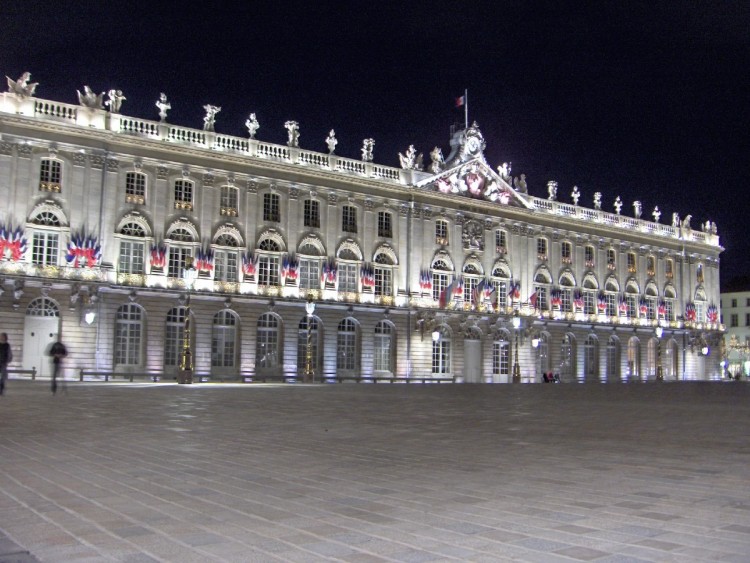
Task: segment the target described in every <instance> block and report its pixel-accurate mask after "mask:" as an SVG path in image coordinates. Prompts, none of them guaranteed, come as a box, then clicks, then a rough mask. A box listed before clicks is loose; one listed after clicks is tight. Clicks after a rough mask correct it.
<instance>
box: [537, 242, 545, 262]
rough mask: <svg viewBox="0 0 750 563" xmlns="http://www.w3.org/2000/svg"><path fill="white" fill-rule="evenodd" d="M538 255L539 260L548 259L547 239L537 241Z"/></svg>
mask: <svg viewBox="0 0 750 563" xmlns="http://www.w3.org/2000/svg"><path fill="white" fill-rule="evenodd" d="M536 254H537V258H538V259H539V260H546V259H547V239H545V238H538V239H536Z"/></svg>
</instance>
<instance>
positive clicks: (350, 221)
mask: <svg viewBox="0 0 750 563" xmlns="http://www.w3.org/2000/svg"><path fill="white" fill-rule="evenodd" d="M341 230H342V231H344V232H345V233H356V232H357V208H356V207H353V206H351V205H345V206H344V207H343V208H342V209H341Z"/></svg>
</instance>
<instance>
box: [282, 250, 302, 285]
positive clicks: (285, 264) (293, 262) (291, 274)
mask: <svg viewBox="0 0 750 563" xmlns="http://www.w3.org/2000/svg"><path fill="white" fill-rule="evenodd" d="M298 276H299V260H298V259H297V258H296V257H295V256H293V255H292V256H290V255H288V254H287V255H286V256H284V260H282V262H281V277H283V278H285V279H287V280H289V281H292V282H296V281H297V277H298Z"/></svg>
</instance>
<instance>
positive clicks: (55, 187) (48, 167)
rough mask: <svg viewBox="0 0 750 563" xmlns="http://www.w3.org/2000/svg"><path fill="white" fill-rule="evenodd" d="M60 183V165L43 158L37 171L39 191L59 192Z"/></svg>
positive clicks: (55, 161)
mask: <svg viewBox="0 0 750 563" xmlns="http://www.w3.org/2000/svg"><path fill="white" fill-rule="evenodd" d="M61 183H62V163H61V162H60V161H59V160H53V159H51V158H45V159H44V160H42V163H41V166H40V170H39V189H40V190H43V191H46V192H59V191H60V189H61Z"/></svg>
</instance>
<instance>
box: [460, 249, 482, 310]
mask: <svg viewBox="0 0 750 563" xmlns="http://www.w3.org/2000/svg"><path fill="white" fill-rule="evenodd" d="M463 274H464V275H463V279H464V287H463V299H464V301H465V302H467V303H471V304H472V306H474V307H476V306H477V299H478V297H479V296H478V295H477V287H478V286H479V282H480V281H481V280H482V275H483V272H482V270H481V264H479V263H475V261H474V260H472V261H469V262H467V263H466V264H465V265H464V269H463Z"/></svg>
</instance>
